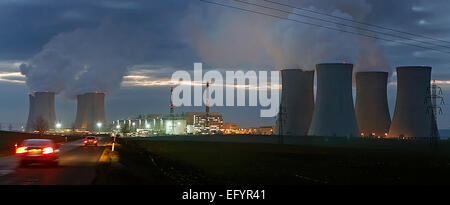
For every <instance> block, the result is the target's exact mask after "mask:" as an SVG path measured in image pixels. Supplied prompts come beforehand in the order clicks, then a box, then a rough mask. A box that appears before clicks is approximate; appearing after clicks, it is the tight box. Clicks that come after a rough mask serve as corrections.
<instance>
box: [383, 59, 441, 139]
mask: <svg viewBox="0 0 450 205" xmlns="http://www.w3.org/2000/svg"><path fill="white" fill-rule="evenodd" d="M430 80H431V67H426V66H405V67H397V99H396V103H395V111H394V116H393V119H392V124H391V128H390V131H389V134H388V137H390V138H398V137H400V138H403V137H406V138H426V137H430V136H431V132H432V131H433V130H432V129H436V128H437V125H436V122H435V121H434V120H433V119H434V116H433V114H432V113H433V112H432V111H431V110H428V109H429V106H430V103H429V100H428V98H429V96H430Z"/></svg>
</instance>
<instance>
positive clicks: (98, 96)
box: [75, 93, 106, 131]
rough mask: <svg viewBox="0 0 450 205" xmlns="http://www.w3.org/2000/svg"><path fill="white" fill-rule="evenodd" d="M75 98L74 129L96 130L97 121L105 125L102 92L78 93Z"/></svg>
mask: <svg viewBox="0 0 450 205" xmlns="http://www.w3.org/2000/svg"><path fill="white" fill-rule="evenodd" d="M77 100H78V104H77V116H76V120H75V128H76V129H85V130H88V131H98V130H99V127H98V126H97V123H101V124H102V126H105V125H106V115H105V94H104V93H85V94H83V95H78V96H77ZM100 128H101V127H100Z"/></svg>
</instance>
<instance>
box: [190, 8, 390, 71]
mask: <svg viewBox="0 0 450 205" xmlns="http://www.w3.org/2000/svg"><path fill="white" fill-rule="evenodd" d="M247 1H249V2H252V3H255V4H260V5H261V4H262V5H265V6H270V7H275V8H279V9H283V10H286V7H280V6H277V5H273V4H269V3H267V2H264V1H252V0H247ZM223 2H224V1H221V3H223ZM283 3H286V2H283ZM225 4H229V5H233V6H237V7H241V8H246V9H251V10H255V11H261V12H264V13H269V14H275V15H278V16H282V17H284V18H290V19H297V20H300V21H307V22H311V23H315V24H321V25H326V26H327V27H332V28H335V29H340V30H346V31H350V32H357V33H364V31H359V30H357V29H355V28H349V27H343V26H339V25H336V24H332V23H324V22H321V21H317V20H312V19H307V18H303V17H299V16H297V15H294V14H289V15H288V14H286V13H281V12H277V13H274V12H273V11H270V10H267V9H262V8H258V7H256V6H248V5H245V4H242V3H239V2H235V1H225ZM289 4H293V5H296V6H297V7H302V8H308V9H314V10H316V11H320V12H324V13H328V14H331V15H335V16H339V17H344V18H348V19H353V20H358V21H364V20H365V17H366V16H367V15H368V14H369V13H370V11H371V6H370V4H368V3H367V2H366V1H364V0H339V1H325V0H303V1H293V2H289ZM206 8H207V9H200V8H198V7H192V8H191V9H190V12H189V13H188V15H187V16H186V18H185V19H184V21H183V22H182V24H181V25H182V26H181V29H182V32H183V33H186V34H187V35H186V42H187V43H189V44H190V46H192V47H193V48H195V49H196V51H197V52H198V54H199V55H200V56H201V57H202V60H203V61H204V63H206V64H209V65H213V66H218V67H227V68H230V67H232V68H235V67H239V66H248V67H252V68H258V67H261V66H275V67H276V68H286V67H287V68H291V67H301V68H304V69H310V70H311V69H314V65H315V64H317V63H321V62H343V61H346V62H351V63H355V71H366V70H377V71H380V70H383V71H390V70H391V68H390V66H389V63H388V61H387V60H386V58H385V56H384V51H383V48H382V47H381V46H380V45H378V44H377V41H376V40H375V39H369V38H366V37H361V36H358V35H353V34H347V33H341V32H338V31H333V30H329V29H326V28H320V27H314V26H309V25H304V24H299V23H297V22H293V21H288V20H281V19H277V18H273V17H268V16H263V15H260V14H252V13H248V12H242V11H236V10H233V9H231V8H225V7H220V6H217V5H208V7H206ZM290 11H291V12H295V13H300V14H307V15H310V16H314V17H319V18H325V19H328V20H333V21H339V20H336V19H330V18H327V17H324V16H318V15H315V14H311V13H305V12H303V11H301V10H295V9H294V10H290ZM201 19H208V20H207V21H206V22H205V21H201ZM340 22H341V23H347V24H349V25H352V23H351V22H350V23H349V22H345V21H344V22H342V21H340ZM355 26H358V27H362V25H355Z"/></svg>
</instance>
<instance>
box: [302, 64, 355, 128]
mask: <svg viewBox="0 0 450 205" xmlns="http://www.w3.org/2000/svg"><path fill="white" fill-rule="evenodd" d="M352 71H353V64H346V63H326V64H317V65H316V73H317V92H316V104H315V106H314V114H313V118H312V122H311V126H310V128H309V132H308V135H312V136H350V137H351V136H353V137H355V136H359V134H358V133H359V129H358V124H357V122H356V117H355V110H354V107H353V97H352Z"/></svg>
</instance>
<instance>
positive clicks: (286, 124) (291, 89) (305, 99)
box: [275, 69, 314, 136]
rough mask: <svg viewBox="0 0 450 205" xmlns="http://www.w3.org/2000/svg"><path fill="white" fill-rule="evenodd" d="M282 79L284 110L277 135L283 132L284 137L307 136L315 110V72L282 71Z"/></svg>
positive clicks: (277, 127) (282, 106) (277, 128)
mask: <svg viewBox="0 0 450 205" xmlns="http://www.w3.org/2000/svg"><path fill="white" fill-rule="evenodd" d="M281 77H282V86H283V87H282V91H281V92H282V93H281V109H282V110H281V111H280V113H279V115H278V120H277V126H276V131H275V133H277V134H279V133H280V130H281V134H282V135H296V136H305V135H307V134H308V130H309V125H310V124H311V119H312V114H313V109H314V90H313V84H314V71H303V70H301V69H285V70H281ZM280 117H281V120H280ZM281 123H282V124H281ZM280 125H281V126H280ZM280 128H281V129H280Z"/></svg>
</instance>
